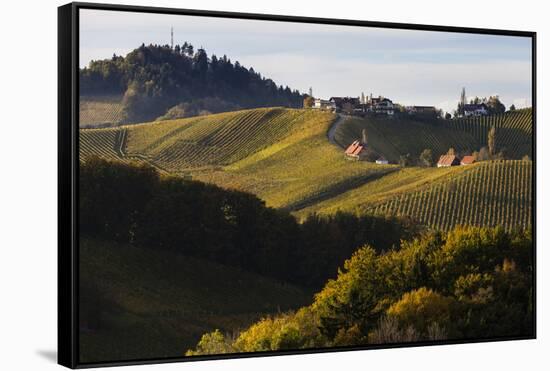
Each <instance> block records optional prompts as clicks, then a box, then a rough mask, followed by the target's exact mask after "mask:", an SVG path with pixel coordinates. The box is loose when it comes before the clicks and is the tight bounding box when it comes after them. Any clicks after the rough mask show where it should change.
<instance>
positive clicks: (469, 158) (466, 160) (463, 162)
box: [460, 156, 476, 165]
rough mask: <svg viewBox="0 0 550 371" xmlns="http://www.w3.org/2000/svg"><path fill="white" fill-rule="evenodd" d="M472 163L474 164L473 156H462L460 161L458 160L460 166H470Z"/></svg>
mask: <svg viewBox="0 0 550 371" xmlns="http://www.w3.org/2000/svg"><path fill="white" fill-rule="evenodd" d="M474 162H476V160H475V158H474V156H464V157H462V160H460V165H471V164H473V163H474Z"/></svg>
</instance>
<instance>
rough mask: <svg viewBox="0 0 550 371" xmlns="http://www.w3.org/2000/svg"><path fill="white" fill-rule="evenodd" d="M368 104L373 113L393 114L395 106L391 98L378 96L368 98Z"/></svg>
mask: <svg viewBox="0 0 550 371" xmlns="http://www.w3.org/2000/svg"><path fill="white" fill-rule="evenodd" d="M369 104H370V106H371V109H372V111H373V112H374V113H379V114H385V115H388V116H393V114H394V113H395V106H394V104H393V102H392V101H391V99H388V98H384V97H382V96H379V97H378V98H370V101H369Z"/></svg>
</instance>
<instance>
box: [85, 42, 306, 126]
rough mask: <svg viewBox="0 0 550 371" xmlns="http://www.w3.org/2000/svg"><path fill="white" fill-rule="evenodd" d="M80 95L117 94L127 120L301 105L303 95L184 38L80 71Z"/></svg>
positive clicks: (102, 61) (95, 63)
mask: <svg viewBox="0 0 550 371" xmlns="http://www.w3.org/2000/svg"><path fill="white" fill-rule="evenodd" d="M80 94H81V95H82V96H94V95H121V96H123V104H124V111H125V116H126V121H127V122H137V121H151V120H154V119H157V118H167V119H168V118H179V117H188V116H195V115H197V114H205V113H217V112H225V111H230V110H237V109H244V108H255V107H273V106H284V107H301V105H302V100H303V96H302V95H301V94H300V93H299V92H298V91H297V90H291V89H290V88H289V87H288V86H286V87H283V86H282V85H277V84H276V83H275V82H274V81H273V80H271V79H269V78H266V77H263V76H262V75H261V74H259V73H257V72H256V71H254V69H252V68H246V67H244V66H242V65H241V64H240V63H239V62H238V61H235V62H232V61H231V60H230V59H229V58H228V57H227V56H225V55H224V56H223V57H220V58H218V57H217V56H216V55H211V56H208V54H207V52H206V51H205V50H204V49H202V48H199V49H197V50H195V49H194V47H193V45H191V44H188V43H184V44H183V45H176V46H175V47H174V48H171V47H170V46H168V45H148V46H146V45H144V44H142V45H141V46H140V47H139V48H137V49H134V50H133V51H131V52H130V53H128V54H127V55H126V56H125V57H123V56H117V55H113V57H112V58H111V59H105V60H97V61H92V62H90V64H89V66H87V67H85V68H83V69H81V70H80Z"/></svg>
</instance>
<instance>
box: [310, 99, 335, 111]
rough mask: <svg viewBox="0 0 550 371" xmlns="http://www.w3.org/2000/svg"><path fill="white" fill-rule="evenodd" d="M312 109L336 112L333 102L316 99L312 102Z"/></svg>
mask: <svg viewBox="0 0 550 371" xmlns="http://www.w3.org/2000/svg"><path fill="white" fill-rule="evenodd" d="M313 108H315V109H321V110H329V111H334V110H336V104H335V103H334V102H331V101H330V100H325V99H320V98H317V99H315V101H314V102H313Z"/></svg>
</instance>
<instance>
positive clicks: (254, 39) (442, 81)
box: [80, 10, 532, 112]
mask: <svg viewBox="0 0 550 371" xmlns="http://www.w3.org/2000/svg"><path fill="white" fill-rule="evenodd" d="M171 27H173V28H174V44H183V43H184V42H189V43H191V44H193V46H194V47H195V48H199V47H203V48H204V49H205V50H206V52H207V53H208V56H211V55H212V54H216V55H217V56H223V55H224V54H226V55H227V56H228V57H229V58H230V59H231V60H232V61H239V63H241V64H242V65H243V66H245V67H247V68H248V67H253V68H254V70H255V71H257V72H259V73H261V74H262V76H265V77H266V78H271V79H273V81H275V83H277V84H278V85H288V86H289V87H290V88H292V89H298V90H300V92H302V93H304V92H307V91H308V89H309V88H310V87H312V88H313V95H314V96H315V97H321V98H329V97H330V96H359V95H361V93H362V92H364V93H365V95H368V94H371V93H372V94H373V95H376V96H377V95H383V96H386V97H389V98H391V99H393V100H394V102H397V103H401V104H404V105H413V104H414V105H435V106H437V107H439V108H442V109H443V110H444V111H448V112H451V111H452V110H453V109H454V108H456V103H457V102H458V98H459V96H460V90H461V89H462V87H466V92H467V95H468V96H469V97H473V96H480V97H485V96H489V95H499V96H500V97H501V100H502V101H503V103H504V104H505V105H506V107H507V108H508V107H509V106H510V105H511V104H515V105H516V107H518V108H521V107H526V106H531V84H532V82H531V39H530V38H527V37H517V36H495V35H478V34H463V33H451V32H436V31H414V30H396V29H381V28H370V27H356V26H335V25H319V24H303V23H288V22H276V21H257V20H242V19H225V18H213V17H198V16H182V15H166V14H148V13H132V12H119V11H101V10H81V16H80V67H84V66H86V65H88V64H89V62H90V61H91V60H98V59H105V58H110V57H111V56H112V55H113V54H117V55H126V54H127V53H128V52H129V51H131V50H133V49H135V48H136V47H138V46H139V45H141V44H142V43H145V44H146V45H147V44H151V43H152V44H161V45H165V44H170V28H171Z"/></svg>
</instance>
